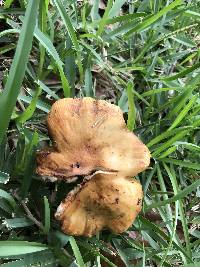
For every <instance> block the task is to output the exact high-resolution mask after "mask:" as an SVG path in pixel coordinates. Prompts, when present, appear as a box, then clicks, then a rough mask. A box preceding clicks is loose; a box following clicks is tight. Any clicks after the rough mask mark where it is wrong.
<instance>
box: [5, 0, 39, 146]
mask: <svg viewBox="0 0 200 267" xmlns="http://www.w3.org/2000/svg"><path fill="white" fill-rule="evenodd" d="M38 6H39V0H30V1H29V2H28V6H27V10H26V13H25V18H24V22H23V25H22V29H21V32H20V36H19V41H18V44H17V48H16V52H15V56H14V59H13V62H12V65H11V68H10V72H9V76H8V79H7V82H6V85H5V89H4V91H3V94H2V95H1V96H0V116H1V118H0V120H1V123H0V143H1V142H2V140H3V138H4V135H5V132H6V129H7V127H8V124H9V121H10V118H11V115H12V111H13V109H14V107H15V104H16V101H17V96H18V94H19V92H20V89H21V85H22V81H23V78H24V74H25V70H26V65H27V62H28V57H29V54H30V51H31V46H32V40H33V33H34V28H35V25H36V19H37V12H38Z"/></svg>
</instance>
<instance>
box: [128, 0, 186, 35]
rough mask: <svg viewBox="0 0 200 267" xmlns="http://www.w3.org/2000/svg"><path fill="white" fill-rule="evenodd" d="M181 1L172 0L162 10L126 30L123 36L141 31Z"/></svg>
mask: <svg viewBox="0 0 200 267" xmlns="http://www.w3.org/2000/svg"><path fill="white" fill-rule="evenodd" d="M181 2H182V0H176V1H174V2H172V3H171V4H170V5H168V6H166V7H164V8H163V9H162V10H160V11H159V12H158V13H157V14H155V15H153V16H151V17H149V18H147V19H145V20H144V21H143V22H142V23H140V24H139V25H137V26H136V27H134V28H133V29H131V30H130V31H128V32H127V33H126V34H125V35H124V36H125V38H127V37H129V36H130V35H131V34H133V33H134V32H139V31H142V30H144V29H146V28H147V27H149V26H150V25H151V24H152V23H154V22H155V21H157V20H158V19H159V18H160V17H162V16H163V15H165V14H166V13H167V12H168V11H170V10H172V9H173V8H175V7H176V6H178V5H180V4H181Z"/></svg>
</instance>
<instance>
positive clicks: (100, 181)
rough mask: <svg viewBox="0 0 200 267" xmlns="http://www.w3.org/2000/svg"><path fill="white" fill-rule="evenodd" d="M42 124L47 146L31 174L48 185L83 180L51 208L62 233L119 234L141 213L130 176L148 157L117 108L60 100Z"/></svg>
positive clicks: (139, 192) (90, 100) (142, 167)
mask: <svg viewBox="0 0 200 267" xmlns="http://www.w3.org/2000/svg"><path fill="white" fill-rule="evenodd" d="M47 126H48V130H49V134H50V136H51V138H52V141H53V142H52V143H53V146H52V147H50V148H47V149H45V150H43V151H40V152H39V153H38V155H37V173H38V174H40V175H42V176H44V177H49V178H50V179H51V178H52V179H53V181H55V180H56V179H58V180H64V181H65V182H71V181H74V180H75V179H76V178H75V177H76V176H79V175H80V176H83V177H85V179H84V180H83V182H82V184H81V185H78V186H77V188H75V189H74V190H73V191H72V192H70V193H69V194H68V196H67V197H66V199H65V200H64V201H63V202H62V203H61V204H60V206H59V207H58V209H57V212H56V215H55V216H56V218H57V219H58V220H59V221H61V223H62V230H63V232H65V233H67V234H71V235H83V236H92V235H94V234H96V233H97V232H98V231H100V230H101V229H105V228H106V229H110V230H112V231H113V232H115V233H121V232H123V231H125V230H126V229H127V228H128V227H129V226H130V225H131V224H132V222H133V221H134V219H135V217H136V216H137V214H138V212H139V211H140V209H141V200H142V188H141V185H140V183H139V182H137V181H136V180H134V179H133V178H132V176H135V175H136V174H138V173H139V172H141V171H143V170H145V169H146V168H147V167H148V165H149V162H150V153H149V150H148V148H147V147H146V146H145V145H144V144H143V143H142V142H141V141H140V140H139V139H138V138H137V137H136V136H135V135H134V134H133V133H132V132H130V131H129V130H128V129H127V127H126V124H125V121H124V118H123V113H122V111H121V110H120V108H119V107H117V106H115V105H112V104H110V103H108V102H106V101H104V100H95V99H93V98H89V97H85V98H82V99H72V98H65V99H61V100H58V101H56V102H55V103H54V104H53V106H52V109H51V111H50V113H49V115H48V119H47Z"/></svg>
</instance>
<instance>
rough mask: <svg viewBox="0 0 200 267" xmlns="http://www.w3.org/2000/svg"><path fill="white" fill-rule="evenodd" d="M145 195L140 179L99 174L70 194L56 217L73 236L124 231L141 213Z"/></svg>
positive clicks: (66, 231)
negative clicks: (101, 231)
mask: <svg viewBox="0 0 200 267" xmlns="http://www.w3.org/2000/svg"><path fill="white" fill-rule="evenodd" d="M142 197H143V192H142V187H141V185H140V183H139V182H138V181H137V180H135V179H133V178H128V177H123V176H120V175H114V174H96V175H94V176H93V177H92V179H91V180H89V181H87V180H86V182H85V181H83V184H82V185H81V186H80V187H79V189H76V190H74V191H73V192H71V193H70V194H69V195H68V196H67V197H66V199H65V200H64V201H63V202H62V203H61V204H60V206H59V207H58V209H57V212H56V215H55V216H56V218H57V219H58V220H60V221H61V222H62V230H63V232H64V233H66V234H69V235H78V236H86V237H90V236H92V235H95V234H96V233H97V232H99V231H100V230H102V229H110V230H111V231H113V232H114V233H122V232H124V231H125V230H127V229H128V228H129V227H130V226H131V224H132V223H133V221H134V220H135V217H136V216H137V214H138V213H139V212H140V210H141V202H142V201H141V200H142Z"/></svg>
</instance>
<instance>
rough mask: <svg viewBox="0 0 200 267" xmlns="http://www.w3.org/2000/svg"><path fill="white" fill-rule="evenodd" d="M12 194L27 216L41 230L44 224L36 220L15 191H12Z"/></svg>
mask: <svg viewBox="0 0 200 267" xmlns="http://www.w3.org/2000/svg"><path fill="white" fill-rule="evenodd" d="M13 196H14V197H15V198H16V199H17V200H18V201H19V202H20V204H21V205H22V207H23V208H24V210H25V212H26V215H27V217H28V218H29V219H30V220H31V221H32V222H33V223H34V224H35V225H37V226H38V228H40V229H41V230H42V231H43V230H44V226H43V224H42V223H41V222H40V221H38V220H37V219H36V218H35V217H34V216H33V214H32V213H31V211H30V210H29V208H28V206H27V205H26V202H25V201H24V200H21V199H20V197H19V196H18V195H17V193H16V192H13Z"/></svg>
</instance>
